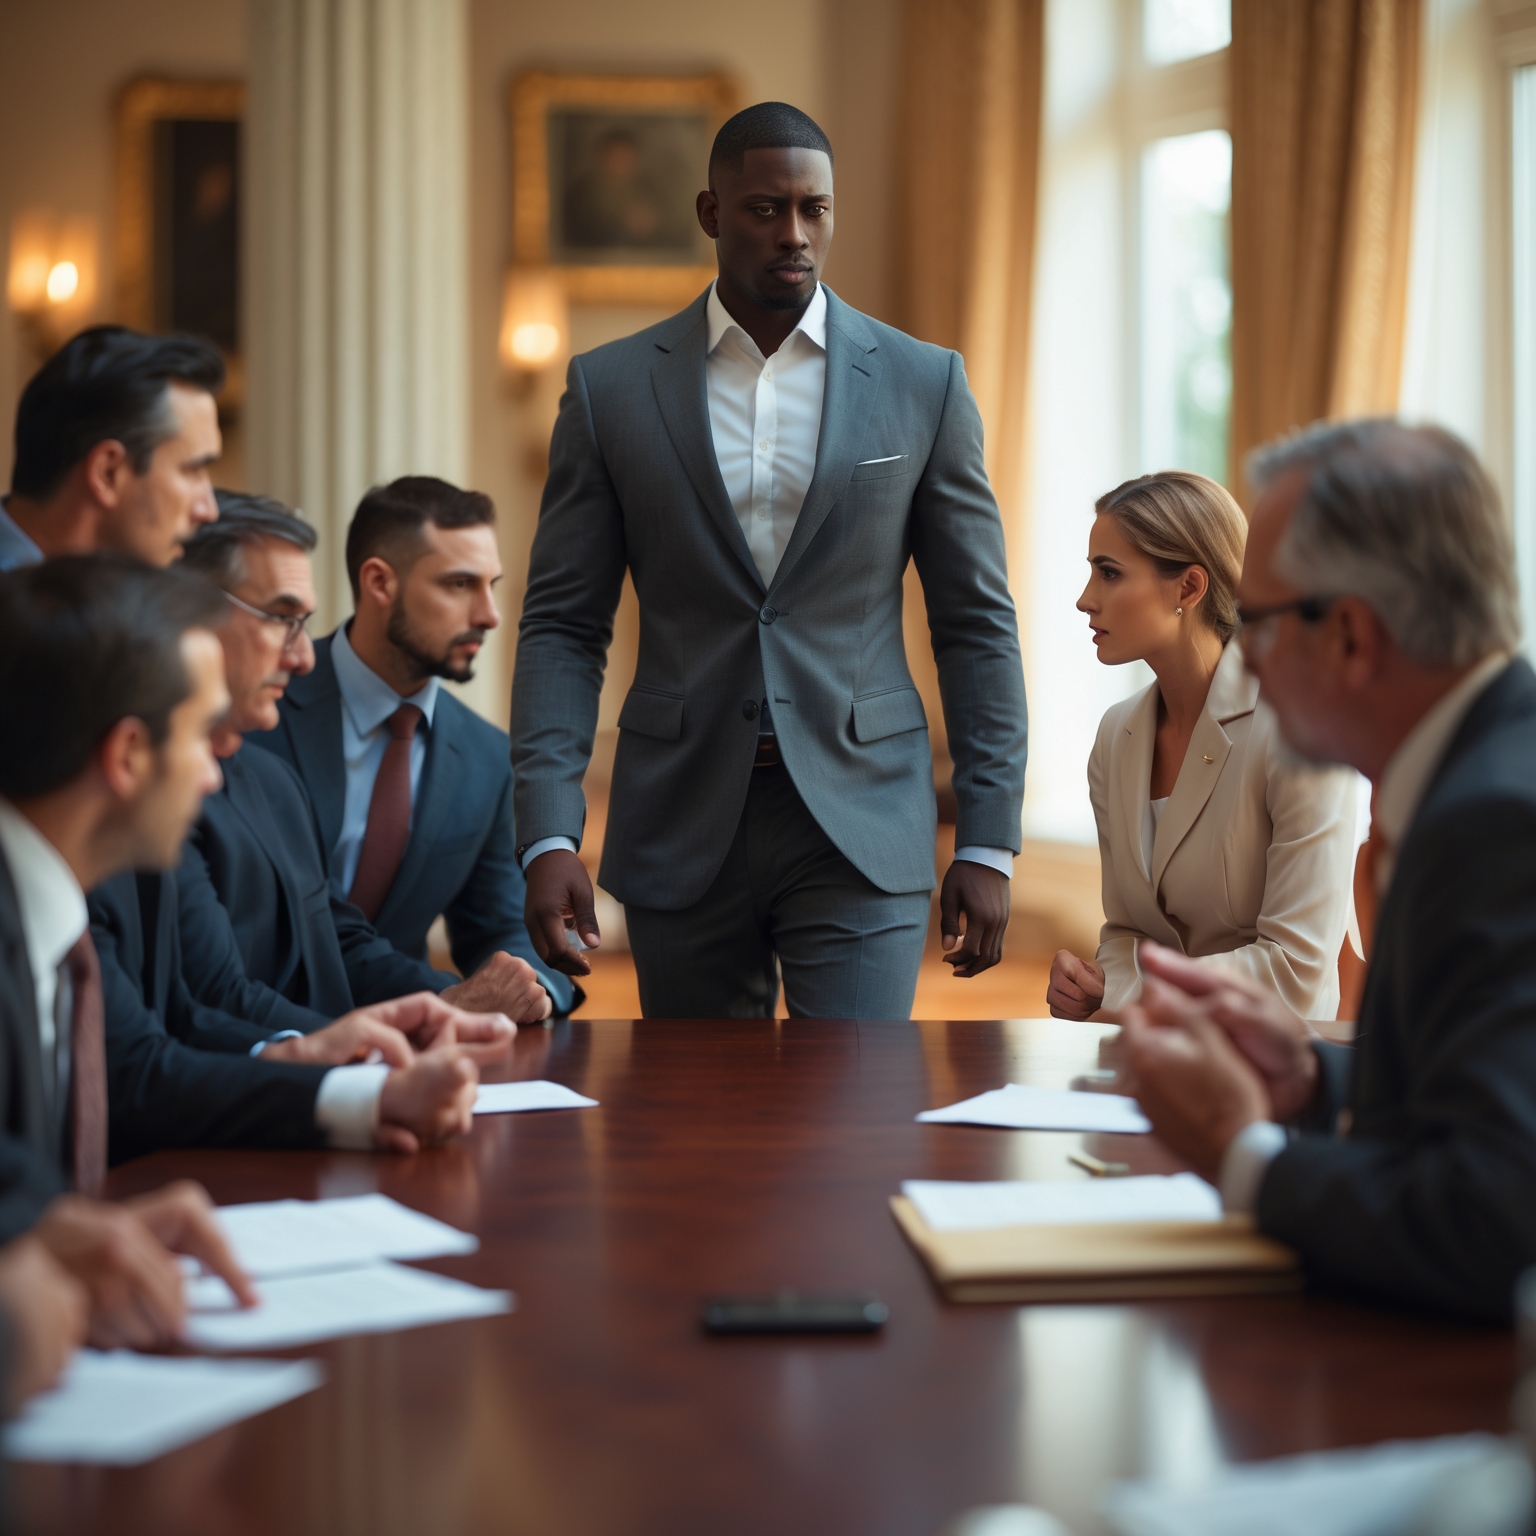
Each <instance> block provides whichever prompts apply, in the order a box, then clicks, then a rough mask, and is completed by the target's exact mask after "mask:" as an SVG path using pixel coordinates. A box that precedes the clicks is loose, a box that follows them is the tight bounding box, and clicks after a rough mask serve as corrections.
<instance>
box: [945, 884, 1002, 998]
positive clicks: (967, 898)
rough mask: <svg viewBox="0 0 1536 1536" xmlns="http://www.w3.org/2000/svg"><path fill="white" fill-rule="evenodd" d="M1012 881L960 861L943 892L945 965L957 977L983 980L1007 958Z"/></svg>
mask: <svg viewBox="0 0 1536 1536" xmlns="http://www.w3.org/2000/svg"><path fill="white" fill-rule="evenodd" d="M1008 897H1009V890H1008V877H1007V875H1005V874H1002V873H1000V872H999V871H998V870H995V869H993V868H991V867H990V866H989V865H986V864H973V863H972V862H971V861H970V860H969V859H956V860H955V861H954V863H953V864H951V865H950V866H949V872H948V873H947V874H946V875H945V876H944V884H943V886H942V888H941V889H940V891H939V929H940V932H941V933H942V934H943V938H944V963H945V964H946V965H952V966H954V968H955V975H956V976H979V975H980V974H981V973H982V972H983V971H987V970H991V968H992V967H993V966H994V965H996V964H997V962H998V961H999V960H1001V959H1002V958H1003V935H1004V934H1005V933H1006V932H1007V931H1008Z"/></svg>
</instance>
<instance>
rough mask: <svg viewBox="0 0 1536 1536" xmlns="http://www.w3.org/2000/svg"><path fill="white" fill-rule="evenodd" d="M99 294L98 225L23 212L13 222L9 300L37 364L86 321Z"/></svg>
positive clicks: (86, 220) (83, 220) (88, 220)
mask: <svg viewBox="0 0 1536 1536" xmlns="http://www.w3.org/2000/svg"><path fill="white" fill-rule="evenodd" d="M95 297H96V227H95V224H94V223H93V222H92V221H91V220H90V219H67V220H62V221H61V220H59V219H56V218H55V217H54V216H53V214H51V213H43V212H30V213H19V214H17V215H16V217H15V218H14V219H13V220H12V221H11V261H10V269H9V272H8V273H7V278H6V299H7V301H8V302H9V304H10V306H11V309H12V311H13V312H14V313H15V314H16V315H17V316H18V317H19V318H20V320H21V322H22V326H23V328H24V329H25V330H26V332H27V335H28V338H29V339H30V341H31V343H32V346H33V348H34V350H35V351H36V352H37V354H38V360H39V362H41V361H43V360H44V359H46V358H48V357H50V356H52V354H53V353H54V352H56V351H57V350H58V349H59V348H60V347H61V346H63V344H64V343H65V342H66V341H67V340H68V339H69V337H70V336H71V335H73V334H74V332H75V331H77V330H79V328H80V327H81V326H82V325H83V324H84V323H85V321H86V320H87V318H88V317H89V315H90V313H91V306H92V303H93V301H94V300H95Z"/></svg>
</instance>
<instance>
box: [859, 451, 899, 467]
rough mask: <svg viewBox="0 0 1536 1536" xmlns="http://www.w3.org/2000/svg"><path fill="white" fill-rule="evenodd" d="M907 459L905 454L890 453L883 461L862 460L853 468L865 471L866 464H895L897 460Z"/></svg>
mask: <svg viewBox="0 0 1536 1536" xmlns="http://www.w3.org/2000/svg"><path fill="white" fill-rule="evenodd" d="M904 458H906V454H904V453H888V454H886V456H885V457H884V458H883V459H860V460H859V462H858V463H857V464H855V465H854V466H853V467H854V468H855V469H863V468H864V466H865V465H866V464H894V463H895V462H896V460H897V459H904Z"/></svg>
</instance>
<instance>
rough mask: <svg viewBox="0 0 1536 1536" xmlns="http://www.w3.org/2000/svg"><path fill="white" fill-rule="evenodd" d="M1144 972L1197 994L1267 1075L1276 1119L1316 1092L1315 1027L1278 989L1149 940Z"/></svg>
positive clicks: (1144, 945) (1142, 955)
mask: <svg viewBox="0 0 1536 1536" xmlns="http://www.w3.org/2000/svg"><path fill="white" fill-rule="evenodd" d="M1136 958H1137V962H1138V964H1139V965H1140V966H1141V969H1142V971H1143V973H1144V974H1145V975H1147V976H1151V977H1154V978H1155V979H1157V980H1158V981H1162V982H1166V983H1167V984H1168V985H1169V986H1171V987H1176V988H1177V989H1178V990H1179V991H1180V992H1183V993H1184V994H1185V995H1186V996H1188V997H1192V998H1198V999H1199V1002H1200V1007H1201V1012H1202V1013H1203V1014H1204V1015H1205V1017H1206V1018H1208V1019H1209V1020H1210V1021H1211V1022H1212V1023H1213V1024H1215V1025H1217V1026H1218V1027H1219V1028H1220V1029H1222V1030H1223V1031H1224V1032H1225V1033H1226V1035H1227V1037H1228V1038H1229V1039H1230V1040H1231V1041H1232V1044H1233V1045H1235V1046H1236V1047H1237V1050H1238V1052H1239V1054H1240V1055H1242V1056H1244V1057H1245V1058H1246V1059H1247V1061H1248V1063H1249V1065H1250V1066H1252V1068H1253V1069H1254V1071H1255V1072H1257V1073H1258V1074H1259V1077H1260V1078H1261V1079H1262V1080H1263V1083H1264V1087H1265V1089H1266V1090H1267V1092H1268V1093H1269V1098H1270V1103H1271V1105H1272V1107H1273V1113H1274V1118H1275V1119H1276V1120H1281V1121H1284V1120H1293V1119H1295V1117H1296V1116H1297V1115H1299V1114H1300V1113H1301V1112H1302V1110H1304V1109H1305V1108H1306V1107H1307V1105H1308V1104H1310V1103H1311V1102H1312V1099H1313V1097H1314V1095H1315V1094H1316V1093H1317V1085H1318V1067H1317V1056H1316V1053H1315V1052H1314V1051H1313V1049H1312V1032H1311V1030H1309V1029H1308V1028H1307V1026H1306V1022H1305V1021H1304V1020H1303V1019H1301V1018H1299V1017H1297V1015H1296V1014H1294V1013H1292V1012H1291V1010H1290V1009H1289V1008H1287V1007H1286V1006H1285V1004H1284V1003H1282V1002H1281V1001H1280V999H1279V998H1277V997H1276V996H1275V995H1274V993H1272V992H1269V991H1267V990H1266V989H1265V988H1263V987H1261V986H1259V984H1258V983H1257V982H1255V981H1250V980H1249V979H1248V978H1247V977H1245V976H1230V975H1223V974H1222V973H1221V972H1219V971H1216V970H1210V969H1207V968H1206V967H1205V966H1201V965H1197V964H1196V963H1195V962H1194V961H1193V960H1191V959H1189V958H1188V957H1187V956H1185V955H1180V954H1177V953H1176V952H1175V951H1173V950H1171V949H1167V948H1165V947H1164V946H1163V945H1161V944H1154V943H1153V942H1152V941H1151V940H1150V939H1143V940H1142V942H1141V946H1140V948H1139V949H1138V950H1137V952H1136Z"/></svg>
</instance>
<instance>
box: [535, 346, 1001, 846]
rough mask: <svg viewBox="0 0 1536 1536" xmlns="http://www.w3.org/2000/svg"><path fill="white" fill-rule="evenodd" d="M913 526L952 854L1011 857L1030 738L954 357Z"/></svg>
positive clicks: (969, 405) (992, 505) (974, 423)
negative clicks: (945, 742)
mask: <svg viewBox="0 0 1536 1536" xmlns="http://www.w3.org/2000/svg"><path fill="white" fill-rule="evenodd" d="M911 526H912V559H913V562H914V563H915V565H916V566H917V574H918V576H919V577H920V578H921V580H922V583H923V597H924V599H925V601H926V603H927V607H928V628H929V632H930V635H931V637H932V641H933V657H934V661H935V663H936V665H937V668H938V674H939V694H940V697H941V698H942V699H943V702H944V728H945V731H946V732H947V734H948V737H949V752H950V757H951V758H952V759H953V762H954V775H953V779H952V783H953V786H954V791H955V800H956V802H957V807H958V814H957V819H956V826H955V845H956V847H965V846H967V845H974V844H979V845H982V846H984V847H988V848H1011V849H1012V850H1013V851H1014V852H1015V853H1017V852H1018V851H1019V844H1020V835H1021V834H1020V816H1021V814H1022V811H1023V806H1024V759H1025V753H1026V747H1027V735H1028V733H1027V721H1026V712H1025V704H1024V669H1023V664H1022V662H1021V660H1020V657H1019V628H1018V619H1017V616H1016V615H1015V613H1014V608H1013V598H1012V597H1011V596H1010V595H1009V591H1008V557H1007V553H1006V550H1005V549H1004V545H1003V525H1002V519H1001V518H1000V517H999V515H998V511H997V502H996V500H995V499H994V497H993V495H992V487H991V486H990V484H988V481H987V471H986V464H985V461H984V459H983V456H982V438H981V416H980V414H979V412H978V411H977V409H976V401H975V399H974V398H973V397H972V395H971V389H970V385H969V384H967V383H966V379H965V369H964V365H963V364H962V363H961V361H960V357H959V354H958V353H951V354H950V368H949V387H948V391H947V393H946V396H945V401H944V412H943V416H942V418H941V420H940V423H939V430H938V434H937V436H936V438H935V440H934V445H933V451H932V453H931V454H930V456H929V459H928V463H927V466H926V467H925V468H924V470H923V476H922V479H921V481H920V482H919V484H918V487H917V490H916V492H915V494H914V496H913V498H912V523H911ZM518 655H519V662H521V655H522V653H521V650H519V653H518Z"/></svg>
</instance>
